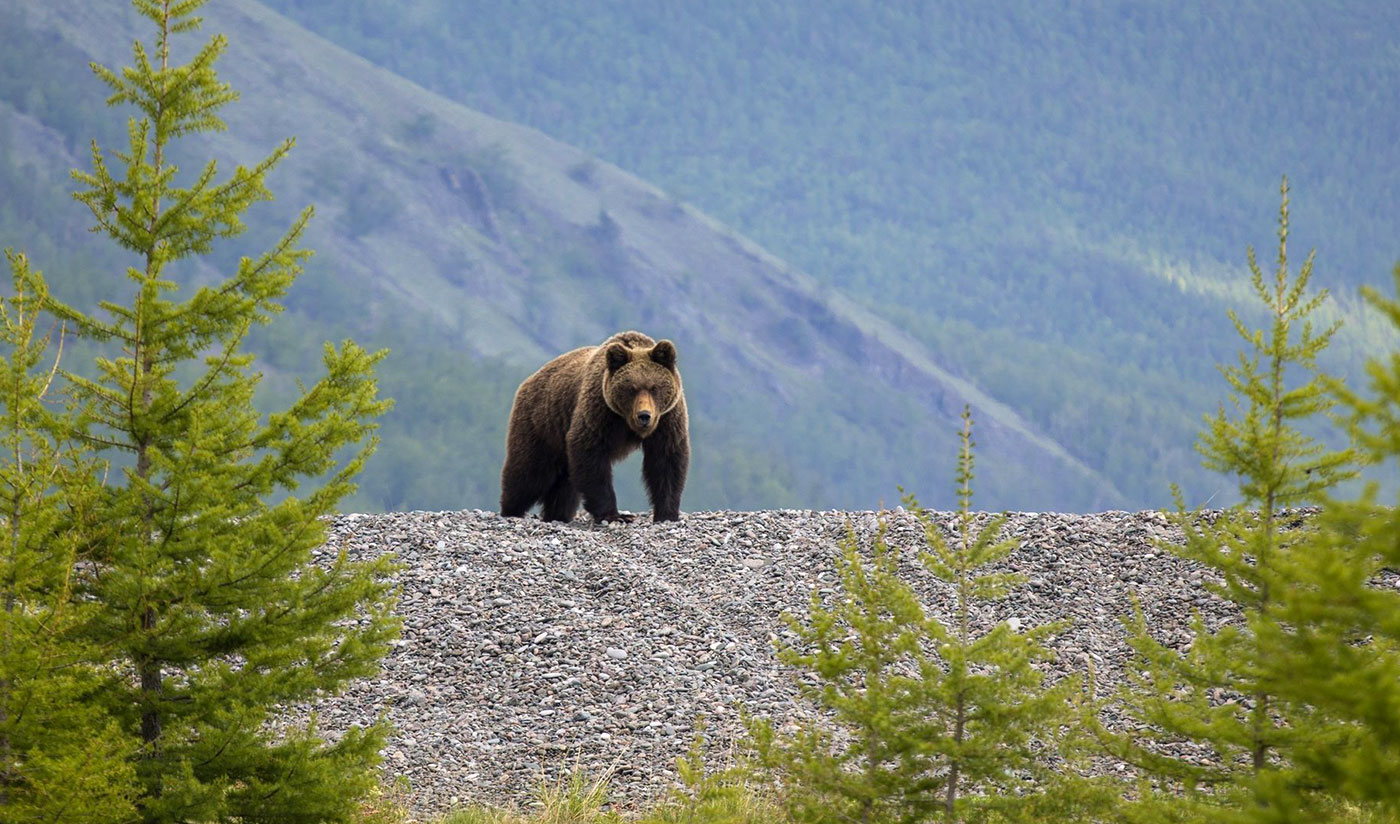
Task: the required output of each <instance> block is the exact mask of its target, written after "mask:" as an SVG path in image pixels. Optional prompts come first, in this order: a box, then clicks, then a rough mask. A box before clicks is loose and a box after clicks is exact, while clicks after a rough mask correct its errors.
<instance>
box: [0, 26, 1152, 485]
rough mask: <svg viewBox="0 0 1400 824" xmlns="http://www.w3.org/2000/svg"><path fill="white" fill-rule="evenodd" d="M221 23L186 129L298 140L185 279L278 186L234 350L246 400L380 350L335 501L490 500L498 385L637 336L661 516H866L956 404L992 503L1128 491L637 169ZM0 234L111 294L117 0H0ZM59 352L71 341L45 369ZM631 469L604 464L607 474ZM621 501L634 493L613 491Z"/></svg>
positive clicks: (936, 460) (71, 282)
mask: <svg viewBox="0 0 1400 824" xmlns="http://www.w3.org/2000/svg"><path fill="white" fill-rule="evenodd" d="M208 11H209V13H208V15H207V17H206V29H207V30H208V31H211V32H223V33H225V34H227V35H228V36H229V39H230V42H231V47H230V50H229V53H228V55H227V56H226V58H225V59H224V61H223V62H222V64H221V68H220V74H221V76H222V77H223V78H224V79H225V80H227V81H228V82H230V83H231V84H232V85H233V87H234V88H236V89H238V90H240V91H241V92H242V93H243V100H242V101H241V102H239V103H237V104H235V105H234V106H232V107H230V108H229V109H228V111H227V114H226V119H227V121H228V124H229V130H228V131H227V132H225V133H223V134H221V135H218V136H217V137H216V138H214V139H211V140H209V141H208V142H207V143H204V144H200V145H197V146H193V147H192V148H191V149H190V150H189V155H190V156H189V157H186V158H181V159H180V160H183V161H184V162H185V164H184V165H185V166H186V173H189V172H190V170H191V169H193V168H196V167H197V165H199V164H202V161H203V159H204V158H206V157H207V156H209V155H210V154H212V155H214V156H217V157H219V158H220V159H221V161H222V162H223V163H225V164H229V163H250V162H253V161H256V160H258V159H260V158H261V157H262V156H263V155H265V154H266V153H267V152H268V151H270V150H271V149H272V148H273V147H274V146H275V145H276V144H277V142H278V141H280V140H281V139H283V138H284V137H286V136H289V135H295V136H296V137H297V138H298V148H297V149H296V150H295V151H294V152H293V154H292V156H291V158H290V159H289V160H288V161H287V162H286V163H285V164H284V165H283V166H282V167H281V168H280V169H279V170H278V172H277V173H276V174H275V175H274V176H273V178H272V179H271V181H270V185H271V187H272V189H273V191H274V192H275V193H276V195H277V200H276V201H275V202H273V203H271V204H267V205H265V206H264V207H262V208H261V210H260V212H259V213H258V214H256V215H255V216H254V218H253V221H252V225H251V230H250V232H249V236H248V237H247V238H245V239H242V240H238V241H233V242H230V243H225V244H224V245H223V246H221V247H219V249H218V251H217V252H216V254H215V255H214V256H213V257H212V258H210V259H209V260H208V261H207V262H205V263H204V264H201V266H200V267H195V268H191V269H188V270H185V271H179V272H176V273H175V274H176V276H178V277H179V278H181V279H182V280H183V281H184V282H188V283H191V284H195V283H199V282H201V281H204V280H208V279H210V278H211V277H212V275H213V271H212V269H213V267H219V268H226V267H229V266H231V265H233V263H234V262H235V261H236V258H237V257H238V256H239V255H241V254H256V253H257V252H259V251H261V248H262V247H261V246H259V245H258V244H259V243H266V242H269V241H270V240H271V239H272V238H274V237H275V236H276V234H278V233H279V232H280V230H281V229H282V228H283V227H285V225H286V224H287V222H288V221H289V220H290V219H291V216H292V215H294V214H295V213H296V212H297V211H298V210H299V209H300V208H301V207H302V206H303V205H304V204H306V203H315V204H316V205H317V209H318V213H317V217H316V219H315V220H314V222H313V226H312V229H311V232H310V233H309V235H308V238H307V243H308V245H309V246H310V247H311V248H314V249H316V250H317V252H318V254H317V257H316V258H315V259H314V260H313V262H312V263H311V265H310V266H309V268H308V272H307V274H306V275H305V277H304V278H303V280H302V281H301V282H299V283H298V285H297V286H296V287H295V288H294V290H293V292H292V295H291V297H290V300H289V304H290V307H289V311H288V313H287V315H286V316H284V317H283V318H282V319H281V320H279V321H278V322H276V323H274V324H273V326H272V327H270V328H269V329H268V330H266V331H261V332H259V334H258V337H257V339H256V340H255V341H254V344H255V349H257V350H258V351H259V352H260V353H261V357H260V360H259V363H260V364H261V365H262V367H263V369H264V370H265V372H266V375H267V380H266V381H265V385H266V389H267V391H268V392H269V393H270V394H272V395H277V394H279V393H281V394H285V393H286V392H288V391H290V390H291V388H292V387H293V386H294V381H295V379H296V378H297V377H298V376H302V375H309V374H312V373H313V372H314V371H315V369H316V365H317V362H318V359H319V352H320V344H321V341H323V340H326V339H339V338H341V337H345V336H354V337H355V338H356V339H358V340H360V341H361V342H362V343H365V344H367V345H370V346H390V347H392V348H393V350H394V352H393V354H392V355H391V357H390V358H389V359H388V360H386V361H385V362H384V365H383V367H382V370H381V374H382V382H383V385H384V389H385V391H386V393H387V394H389V395H391V396H393V397H395V398H396V399H397V400H398V406H397V408H396V409H395V410H394V412H393V413H391V414H390V415H389V416H388V417H386V418H385V420H384V422H383V436H384V441H383V445H382V447H381V450H380V454H379V455H378V456H376V458H375V459H374V460H373V461H371V463H370V466H369V469H368V471H367V472H366V474H365V476H364V477H363V489H362V493H361V496H360V498H359V499H358V500H356V501H354V502H353V505H354V506H356V507H357V508H363V509H371V508H383V509H416V508H422V509H430V508H461V507H470V506H475V507H488V508H489V507H491V506H492V505H493V503H494V498H495V496H496V493H497V485H496V484H497V475H498V472H499V466H500V459H501V452H502V445H503V434H504V423H505V418H506V412H507V410H508V408H509V404H510V397H511V393H512V391H513V390H514V387H515V385H516V384H517V383H518V382H519V380H520V379H521V378H523V377H524V376H525V375H527V374H529V372H530V371H532V370H533V369H534V368H535V367H536V366H538V365H539V364H540V363H541V362H542V361H543V360H544V359H546V358H547V357H549V356H551V355H553V354H555V353H557V352H560V351H563V350H565V349H568V348H572V347H574V346H578V345H582V344H586V343H593V342H597V341H600V340H602V339H603V338H604V337H605V336H606V335H607V334H609V333H611V332H613V331H617V330H619V329H624V328H640V329H643V330H645V331H647V332H649V333H650V334H653V335H656V336H658V337H660V336H665V337H670V338H672V339H674V340H676V341H677V344H678V347H679V349H680V353H681V365H682V371H683V373H684V375H685V381H686V388H687V397H688V399H689V401H690V406H691V410H692V427H693V442H694V443H695V444H696V446H695V459H694V463H693V467H692V482H691V486H690V492H689V493H688V494H687V496H686V499H685V501H684V506H685V508H686V509H687V510H690V509H698V508H716V507H728V508H740V509H750V508H759V507H774V506H788V507H813V508H825V507H842V506H857V505H864V506H870V505H872V504H875V503H879V502H880V500H882V499H883V500H886V501H893V499H894V498H895V497H896V495H897V492H896V489H895V487H896V485H897V484H903V485H905V486H906V487H908V488H911V489H915V490H924V491H925V496H926V499H927V500H928V501H930V502H936V501H938V500H939V496H938V493H937V490H939V489H943V488H945V487H946V486H947V483H946V478H947V476H948V475H949V474H950V471H951V457H952V456H953V455H954V454H955V452H954V449H953V448H952V442H953V440H954V436H953V432H954V431H955V423H954V420H955V417H956V415H957V413H958V412H959V411H960V409H961V407H962V405H963V404H964V403H967V402H970V403H972V404H973V405H974V407H976V408H977V409H978V413H979V420H980V427H979V428H980V431H981V436H980V439H979V440H981V442H982V443H981V455H982V460H983V466H984V468H985V474H986V481H985V483H984V484H983V485H982V489H983V490H984V497H983V500H984V501H985V502H986V503H987V504H988V505H989V506H994V507H1015V508H1023V509H1029V508H1065V509H1100V508H1106V507H1113V506H1123V505H1129V504H1132V503H1135V502H1136V501H1135V500H1134V499H1133V498H1132V497H1130V496H1128V495H1125V494H1124V493H1123V492H1121V491H1120V490H1119V488H1118V483H1117V482H1116V481H1115V480H1114V479H1113V478H1111V477H1109V476H1108V475H1107V474H1105V473H1103V472H1101V471H1099V470H1098V469H1097V468H1095V467H1093V466H1091V465H1090V464H1088V463H1087V462H1085V461H1084V460H1082V459H1081V458H1079V457H1077V456H1076V455H1075V454H1074V452H1073V450H1071V449H1067V448H1066V447H1065V445H1063V444H1062V443H1059V442H1057V441H1056V440H1055V439H1053V438H1050V437H1047V436H1046V435H1045V433H1044V432H1043V431H1042V430H1041V428H1039V427H1037V426H1036V425H1035V424H1033V423H1030V422H1028V421H1026V420H1025V419H1024V418H1023V417H1022V416H1021V415H1019V414H1017V413H1016V412H1015V411H1013V410H1012V409H1011V408H1009V407H1008V406H1006V405H1004V404H1002V403H1000V402H999V401H998V400H997V399H995V398H994V397H993V396H991V395H989V394H987V393H985V392H984V391H982V390H980V389H979V388H978V387H977V386H976V385H974V384H973V383H972V382H971V381H969V380H967V379H966V377H965V376H959V375H958V374H956V372H955V370H954V369H951V368H949V366H950V364H958V363H960V362H961V360H960V358H959V357H958V356H957V352H956V351H940V350H938V349H936V348H934V347H932V346H930V345H929V343H928V342H926V341H920V340H918V339H917V338H915V337H913V336H911V335H910V334H909V332H908V331H907V330H903V329H900V328H899V327H897V326H895V325H893V324H891V323H890V322H888V320H886V319H883V318H881V317H879V316H878V315H877V314H876V313H874V312H872V311H870V309H869V308H868V307H865V306H862V305H860V302H858V301H854V300H852V299H851V298H850V297H848V296H847V295H845V294H843V293H840V292H837V291H834V290H832V289H830V288H829V287H823V286H821V285H820V284H818V283H817V282H815V281H814V280H813V279H812V278H810V277H809V276H807V275H806V274H803V273H802V272H800V271H798V270H796V269H794V268H793V267H790V266H788V265H786V264H785V263H783V262H782V261H780V260H778V259H777V258H775V257H773V256H772V255H770V254H768V253H767V252H765V251H764V250H762V249H761V248H759V247H758V246H756V245H755V244H753V243H752V242H750V241H748V240H746V239H745V238H743V237H742V236H740V235H739V234H737V233H735V232H734V231H732V230H730V229H728V228H726V227H725V226H723V225H721V224H719V223H717V222H716V221H714V220H712V219H711V218H708V217H706V216H705V215H703V214H701V213H700V212H698V211H696V210H695V209H693V208H691V207H690V206H687V205H685V204H683V203H681V202H679V201H677V200H676V199H675V198H673V197H672V196H670V195H668V194H666V193H665V192H663V191H661V190H659V189H657V188H656V187H654V186H652V185H650V184H648V183H646V182H644V181H642V180H640V179H638V178H636V177H633V176H632V175H630V174H628V173H626V172H623V171H621V170H619V169H617V168H615V167H613V166H611V165H609V164H607V163H604V162H602V161H599V160H596V159H594V158H593V157H591V156H590V155H589V154H587V153H586V152H584V151H582V150H580V149H576V148H572V147H570V146H567V145H565V144H562V143H559V142H556V141H555V140H552V139H550V138H549V137H546V136H545V135H544V134H542V133H540V132H538V131H535V130H533V129H530V128H526V127H521V126H517V125H513V124H510V123H507V122H503V121H500V120H496V119H493V118H491V117H487V116H485V115H482V114H480V113H479V112H476V111H473V110H471V109H468V108H465V107H463V106H461V105H458V104H453V103H450V102H448V101H446V100H444V99H443V98H441V97H438V96H436V95H434V94H432V93H430V92H428V91H426V90H424V89H422V88H420V87H418V86H415V85H414V84H413V83H410V82H408V81H406V80H404V79H402V78H400V77H398V76H396V75H394V74H392V73H390V72H389V71H387V70H385V69H382V68H378V67H375V66H373V65H371V64H370V63H367V62H365V61H364V60H362V59H360V58H357V57H354V56H353V55H351V54H349V53H347V52H345V51H343V50H341V49H340V48H338V47H335V46H333V45H331V44H329V43H327V42H325V41H323V40H321V39H319V38H318V37H316V36H314V35H312V34H309V33H308V32H306V31H305V30H303V29H301V28H299V27H297V26H296V25H294V24H292V23H289V22H288V21H287V20H286V19H284V18H282V17H280V16H278V15H277V14H275V13H273V12H272V11H270V10H268V8H267V7H265V6H263V5H261V4H258V3H255V2H252V0H222V1H221V2H217V3H213V4H211V6H210V8H209V10H208ZM0 27H3V30H4V32H5V38H6V42H7V49H6V50H4V51H3V52H0V245H5V246H13V247H16V248H21V249H24V250H26V251H28V252H29V253H30V255H31V258H32V259H33V262H34V264H35V265H36V266H38V267H39V268H42V269H44V270H45V271H46V272H47V274H48V276H49V278H50V280H51V281H52V282H53V284H54V287H55V289H56V290H57V291H58V292H60V293H61V295H62V296H63V297H65V298H67V299H69V300H70V301H73V302H75V303H78V304H80V305H84V306H91V305H92V304H93V303H94V302H95V300H96V298H97V297H98V296H100V295H106V294H110V293H111V292H112V290H119V289H122V288H126V285H127V281H126V280H125V277H124V274H123V271H122V269H123V267H124V266H125V265H127V264H128V263H130V261H129V260H127V259H125V258H124V256H123V255H122V253H120V252H115V251H113V250H111V249H108V248H105V247H102V246H99V245H95V244H94V242H93V240H92V239H91V238H90V237H89V236H88V235H86V234H85V232H84V229H85V228H86V227H87V225H88V224H89V220H90V218H89V216H88V215H86V214H85V213H84V210H83V207H81V206H79V205H78V204H76V203H73V202H72V201H71V200H70V199H69V198H68V197H67V194H66V192H67V191H69V190H70V189H71V187H72V184H71V182H70V181H69V180H68V178H67V170H68V169H69V168H72V167H75V166H76V167H86V166H87V165H88V163H89V162H90V161H89V159H88V150H87V143H88V140H89V138H91V137H93V136H96V137H98V138H99V139H100V140H101V141H102V142H103V143H104V145H105V146H106V147H107V149H108V150H109V151H110V150H114V149H116V150H120V149H121V148H123V147H124V132H125V124H124V123H123V122H122V121H123V120H124V117H125V113H116V112H111V111H107V110H105V109H104V106H103V102H102V101H103V98H104V95H105V91H104V89H103V87H102V86H101V84H100V83H99V82H98V81H97V80H96V79H94V78H93V77H92V76H91V75H90V73H89V72H88V70H87V68H86V62H87V61H88V60H96V61H98V62H101V63H104V64H107V65H109V66H112V65H121V64H122V63H124V62H126V61H127V60H128V59H129V54H130V44H131V41H132V39H133V38H134V36H135V33H136V32H137V31H138V30H139V29H138V27H137V26H136V25H135V16H134V14H133V13H132V12H130V11H129V9H128V8H127V7H126V4H124V3H121V2H104V3H91V2H86V0H44V1H43V2H38V0H0ZM85 354H88V353H85V352H81V351H74V350H70V351H69V352H68V353H67V357H68V359H69V363H68V365H70V366H72V365H74V362H75V359H79V358H81V357H82V356H84V355H85ZM635 471H636V467H635V466H629V467H627V468H626V469H625V470H624V473H623V474H625V475H632V474H634V473H635ZM629 486H630V488H629V490H628V491H627V493H626V494H625V495H624V497H623V502H622V503H623V506H624V507H632V508H641V507H643V506H644V505H645V504H644V501H643V500H642V499H641V497H640V495H639V494H638V487H637V485H636V484H635V482H632V483H631V484H630V485H629Z"/></svg>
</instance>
